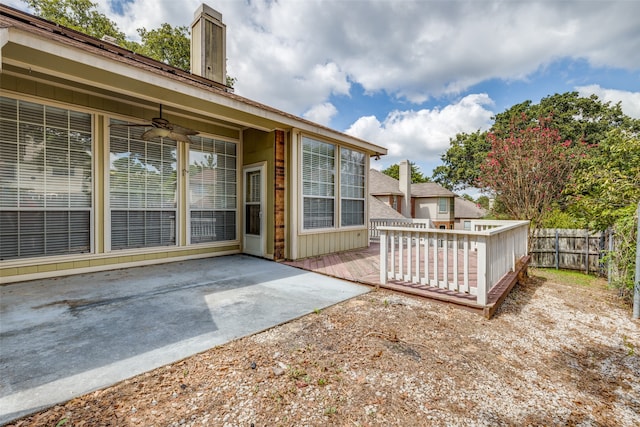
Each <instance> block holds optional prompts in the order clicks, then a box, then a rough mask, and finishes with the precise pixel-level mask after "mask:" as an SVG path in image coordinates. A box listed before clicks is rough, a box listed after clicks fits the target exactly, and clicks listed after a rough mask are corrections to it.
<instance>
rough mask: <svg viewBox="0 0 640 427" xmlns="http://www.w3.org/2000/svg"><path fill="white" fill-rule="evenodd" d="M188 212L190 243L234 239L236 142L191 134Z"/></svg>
mask: <svg viewBox="0 0 640 427" xmlns="http://www.w3.org/2000/svg"><path fill="white" fill-rule="evenodd" d="M191 141H192V143H191V144H190V148H189V215H190V225H191V243H204V242H218V241H224V240H235V239H236V217H237V214H236V210H237V194H236V193H237V157H236V144H234V143H232V142H226V141H218V140H214V139H210V138H205V137H191Z"/></svg>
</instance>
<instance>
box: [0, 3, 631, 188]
mask: <svg viewBox="0 0 640 427" xmlns="http://www.w3.org/2000/svg"><path fill="white" fill-rule="evenodd" d="M1 1H3V2H4V3H5V4H8V5H9V6H13V7H16V8H19V9H22V10H26V11H29V9H28V8H27V6H26V4H25V3H24V2H22V1H20V0H8V1H7V0H1ZM93 1H94V2H95V3H97V4H98V8H99V10H100V11H101V12H102V13H104V14H106V15H107V16H108V17H109V18H110V19H111V20H113V21H115V22H116V24H117V25H118V27H119V28H120V30H122V31H123V32H124V33H125V34H127V36H128V37H129V38H130V39H132V40H139V37H138V34H137V32H136V29H137V28H141V27H144V28H146V29H154V28H158V27H160V25H161V24H162V23H165V22H167V23H169V24H171V25H173V26H190V25H191V22H192V21H193V14H194V12H195V10H196V9H197V8H198V6H199V5H200V4H201V3H202V0H180V1H176V0H93ZM206 3H207V4H208V5H209V6H211V7H212V8H214V9H215V10H217V11H218V12H220V13H222V19H223V22H224V23H225V25H226V27H227V74H229V75H230V76H232V77H235V78H236V79H237V81H236V83H235V93H236V94H238V95H241V96H244V97H246V98H249V99H252V100H255V101H258V102H261V103H264V104H267V105H270V106H272V107H275V108H278V109H280V110H283V111H285V112H288V113H292V114H295V115H298V116H300V117H304V118H307V119H309V120H312V121H314V122H317V123H320V124H323V125H326V126H329V127H331V128H333V129H336V130H339V131H341V132H345V133H347V134H350V135H353V136H356V137H359V138H362V139H365V140H367V141H370V142H373V143H376V144H379V145H382V146H384V147H386V148H387V149H388V151H389V154H388V155H387V156H384V157H382V158H381V160H379V161H372V167H374V168H376V169H384V168H386V167H388V166H389V165H391V164H394V163H398V162H399V161H400V160H403V159H408V160H410V161H412V162H414V163H415V164H416V165H417V166H418V167H419V168H420V171H421V172H422V173H423V174H424V175H426V176H431V174H432V170H433V168H434V167H436V166H438V165H440V164H441V160H440V157H441V155H442V154H443V153H445V152H446V150H447V148H448V147H449V141H450V139H451V138H455V136H456V134H458V133H461V132H466V133H470V132H475V131H476V130H478V129H480V130H487V129H489V128H490V127H491V124H492V123H493V121H492V117H493V116H494V115H495V114H498V113H501V112H503V111H505V110H507V109H508V108H510V107H511V106H513V105H515V104H518V103H521V102H524V101H527V100H530V101H532V102H533V103H538V102H539V101H540V99H541V98H543V97H546V96H550V95H553V94H555V93H565V92H570V91H577V92H578V93H580V94H581V95H582V96H590V95H591V94H595V95H597V96H598V97H599V98H600V99H601V100H603V101H607V102H609V101H610V102H612V103H614V104H615V103H617V102H621V106H622V110H623V112H625V113H626V114H627V115H629V116H631V117H635V118H640V20H639V19H638V16H640V0H603V1H599V0H542V1H528V0H502V1H489V0H468V1H457V0H326V1H320V0H206Z"/></svg>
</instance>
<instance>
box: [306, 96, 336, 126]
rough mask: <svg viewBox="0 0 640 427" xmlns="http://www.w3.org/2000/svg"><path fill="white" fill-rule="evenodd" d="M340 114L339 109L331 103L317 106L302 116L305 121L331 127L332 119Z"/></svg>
mask: <svg viewBox="0 0 640 427" xmlns="http://www.w3.org/2000/svg"><path fill="white" fill-rule="evenodd" d="M336 114H338V109H337V108H336V107H335V106H334V105H333V104H332V103H330V102H324V103H322V104H318V105H315V106H313V107H311V108H310V109H309V111H307V112H306V113H304V114H303V115H302V117H304V118H305V119H308V120H311V121H312V122H315V123H318V124H321V125H325V126H329V125H330V124H331V119H332V118H333V117H334V116H335V115H336Z"/></svg>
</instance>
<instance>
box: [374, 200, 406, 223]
mask: <svg viewBox="0 0 640 427" xmlns="http://www.w3.org/2000/svg"><path fill="white" fill-rule="evenodd" d="M369 218H374V219H376V218H385V219H394V218H399V219H406V218H405V216H404V215H402V214H401V213H400V212H398V211H397V210H395V209H393V208H392V207H391V206H389V205H388V204H386V203H384V202H383V201H382V200H380V199H378V198H376V197H375V196H371V195H369Z"/></svg>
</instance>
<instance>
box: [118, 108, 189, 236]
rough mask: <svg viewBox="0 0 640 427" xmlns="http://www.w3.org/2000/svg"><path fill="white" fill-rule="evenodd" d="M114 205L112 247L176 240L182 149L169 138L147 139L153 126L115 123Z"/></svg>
mask: <svg viewBox="0 0 640 427" xmlns="http://www.w3.org/2000/svg"><path fill="white" fill-rule="evenodd" d="M123 123H124V122H121V121H118V120H113V119H112V120H111V125H112V126H111V127H110V164H109V204H110V213H111V223H110V225H111V249H127V248H142V247H154V246H170V245H175V244H176V209H177V149H176V142H175V141H174V140H172V139H169V138H154V139H152V140H150V141H144V140H142V134H143V133H144V131H145V130H147V129H148V128H145V127H142V126H141V127H122V126H113V125H114V124H115V125H117V124H123Z"/></svg>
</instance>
